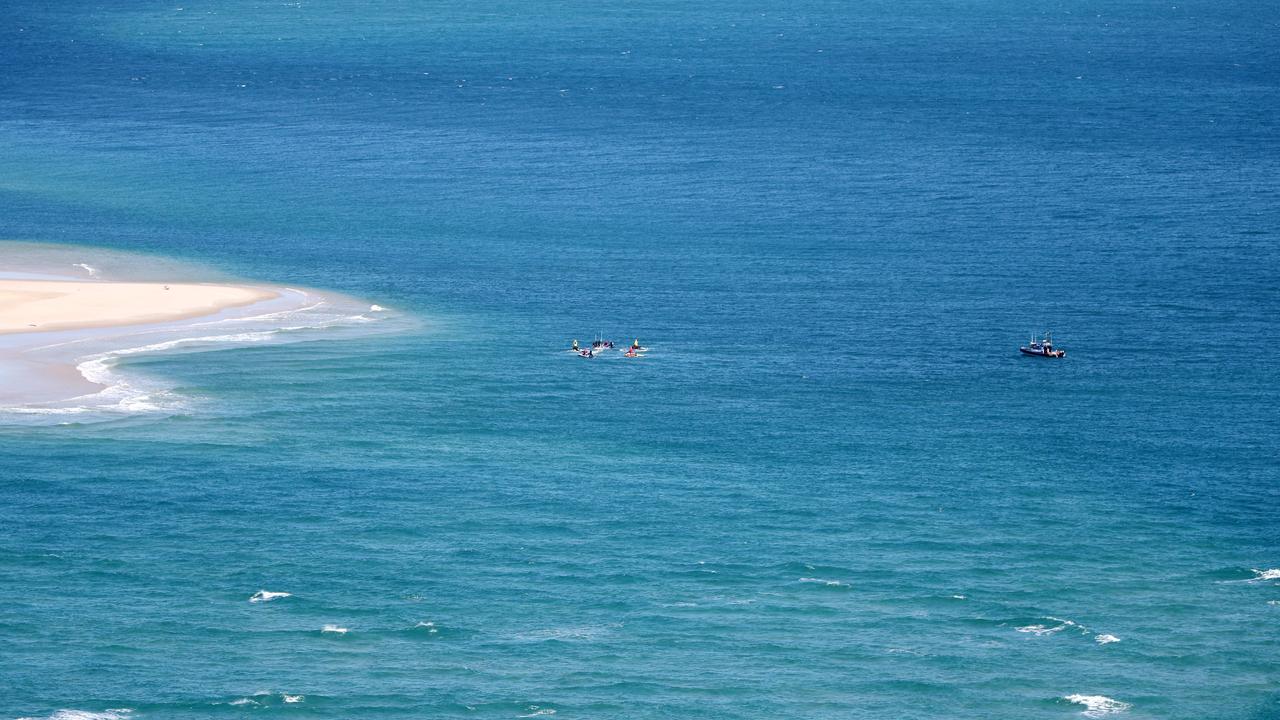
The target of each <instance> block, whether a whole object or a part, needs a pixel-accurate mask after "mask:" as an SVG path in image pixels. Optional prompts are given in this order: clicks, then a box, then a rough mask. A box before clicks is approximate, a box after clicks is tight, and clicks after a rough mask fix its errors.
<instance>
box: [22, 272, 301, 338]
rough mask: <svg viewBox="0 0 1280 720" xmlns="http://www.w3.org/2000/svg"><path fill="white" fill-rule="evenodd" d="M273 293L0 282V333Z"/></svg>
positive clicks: (155, 316) (208, 310) (154, 316)
mask: <svg viewBox="0 0 1280 720" xmlns="http://www.w3.org/2000/svg"><path fill="white" fill-rule="evenodd" d="M277 296H278V293H276V292H274V291H272V290H269V289H266V288H259V287H249V286H244V285H206V284H196V283H170V284H164V283H141V282H80V281H58V280H0V334H11V333H24V332H46V331H50V330H74V329H80V328H95V327H111V326H117V325H138V324H145V323H157V322H166V321H172V320H182V319H186V318H191V317H198V316H200V315H207V314H212V313H216V312H218V311H220V310H225V309H227V308H233V307H239V306H242V305H249V304H252V303H256V302H261V301H263V300H268V299H271V298H274V297H277Z"/></svg>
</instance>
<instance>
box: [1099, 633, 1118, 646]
mask: <svg viewBox="0 0 1280 720" xmlns="http://www.w3.org/2000/svg"><path fill="white" fill-rule="evenodd" d="M1093 641H1094V642H1096V643H1098V644H1099V645H1109V644H1111V643H1115V642H1120V638H1118V637H1116V636H1115V635H1108V634H1106V633H1103V634H1101V635H1094V636H1093Z"/></svg>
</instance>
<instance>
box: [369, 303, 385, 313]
mask: <svg viewBox="0 0 1280 720" xmlns="http://www.w3.org/2000/svg"><path fill="white" fill-rule="evenodd" d="M385 310H386V308H384V307H382V306H381V305H370V306H369V312H384V311H385Z"/></svg>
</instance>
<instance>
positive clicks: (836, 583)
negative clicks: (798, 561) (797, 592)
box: [799, 577, 852, 587]
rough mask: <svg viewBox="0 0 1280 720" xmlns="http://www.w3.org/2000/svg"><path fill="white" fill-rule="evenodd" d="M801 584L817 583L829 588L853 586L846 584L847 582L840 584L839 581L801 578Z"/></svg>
mask: <svg viewBox="0 0 1280 720" xmlns="http://www.w3.org/2000/svg"><path fill="white" fill-rule="evenodd" d="M799 582H802V583H817V584H820V585H825V586H827V587H852V586H851V585H849V583H846V582H840V581H839V580H823V579H822V578H811V577H802V578H800V580H799Z"/></svg>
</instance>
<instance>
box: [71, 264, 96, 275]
mask: <svg viewBox="0 0 1280 720" xmlns="http://www.w3.org/2000/svg"><path fill="white" fill-rule="evenodd" d="M75 267H78V268H80V269H82V270H84V271H85V272H87V273H89V277H91V278H96V277H98V269H97V268H94V267H89V266H88V265H86V264H85V263H76V264H75Z"/></svg>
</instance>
